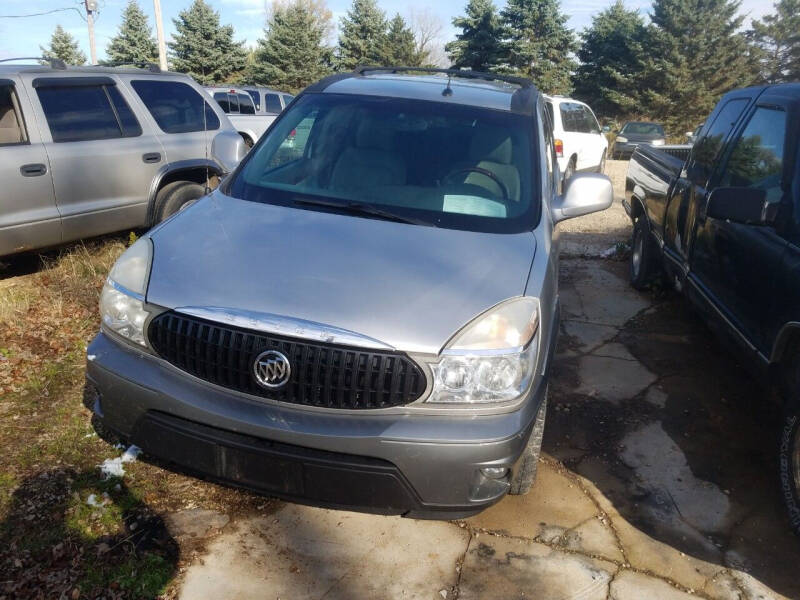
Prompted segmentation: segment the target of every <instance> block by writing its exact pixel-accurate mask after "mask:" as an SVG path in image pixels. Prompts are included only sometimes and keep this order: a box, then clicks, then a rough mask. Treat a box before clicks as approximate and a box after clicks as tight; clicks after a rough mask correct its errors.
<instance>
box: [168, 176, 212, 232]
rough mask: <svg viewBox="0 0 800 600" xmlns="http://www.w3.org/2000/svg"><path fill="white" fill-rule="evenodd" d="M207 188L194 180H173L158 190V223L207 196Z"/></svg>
mask: <svg viewBox="0 0 800 600" xmlns="http://www.w3.org/2000/svg"><path fill="white" fill-rule="evenodd" d="M205 193H206V189H205V187H203V186H202V185H200V184H199V183H194V182H192V181H173V182H172V183H168V184H167V185H165V186H164V187H163V188H161V190H160V191H159V192H158V200H157V203H156V223H160V222H161V221H163V220H164V219H166V218H167V217H170V216H172V215H173V214H175V213H176V212H178V211H180V210H183V209H184V208H186V207H188V206H189V205H190V204H192V203H194V202H195V201H196V200H197V199H198V198H202V197H203V196H205Z"/></svg>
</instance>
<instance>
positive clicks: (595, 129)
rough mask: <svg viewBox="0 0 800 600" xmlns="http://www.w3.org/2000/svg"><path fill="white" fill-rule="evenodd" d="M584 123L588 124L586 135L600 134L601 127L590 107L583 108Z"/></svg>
mask: <svg viewBox="0 0 800 600" xmlns="http://www.w3.org/2000/svg"><path fill="white" fill-rule="evenodd" d="M582 108H583V122H584V123H585V124H586V133H600V125H599V124H598V123H597V119H596V118H595V116H594V114H593V113H592V111H591V110H590V109H589V107H588V106H583V107H582Z"/></svg>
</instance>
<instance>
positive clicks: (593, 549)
mask: <svg viewBox="0 0 800 600" xmlns="http://www.w3.org/2000/svg"><path fill="white" fill-rule="evenodd" d="M561 545H563V546H564V547H565V548H568V549H569V550H574V551H576V552H580V553H582V554H589V555H592V556H597V557H599V558H604V559H606V560H611V561H615V562H617V563H622V562H624V561H625V557H624V556H623V554H622V549H621V548H620V547H619V545H618V544H617V539H616V536H615V535H614V532H613V531H612V530H611V527H610V523H609V521H608V520H607V519H606V518H605V517H603V516H600V515H598V516H596V517H592V518H591V519H589V520H588V521H584V522H583V523H581V524H580V525H578V526H577V527H576V528H575V529H571V530H569V531H568V532H567V533H565V534H564V535H563V537H562V538H561Z"/></svg>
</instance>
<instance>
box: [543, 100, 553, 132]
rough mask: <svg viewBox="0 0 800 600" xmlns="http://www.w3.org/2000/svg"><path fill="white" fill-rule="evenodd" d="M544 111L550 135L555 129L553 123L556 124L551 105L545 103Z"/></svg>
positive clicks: (550, 103)
mask: <svg viewBox="0 0 800 600" xmlns="http://www.w3.org/2000/svg"><path fill="white" fill-rule="evenodd" d="M544 111H545V113H546V114H547V119H548V123H550V132H551V133H552V132H553V130H554V128H555V122H556V120H555V117H554V115H553V103H552V102H545V103H544Z"/></svg>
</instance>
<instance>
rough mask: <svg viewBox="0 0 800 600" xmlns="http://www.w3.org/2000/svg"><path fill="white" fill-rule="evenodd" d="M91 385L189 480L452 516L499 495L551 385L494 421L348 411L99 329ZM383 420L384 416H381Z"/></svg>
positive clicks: (152, 451) (115, 425)
mask: <svg viewBox="0 0 800 600" xmlns="http://www.w3.org/2000/svg"><path fill="white" fill-rule="evenodd" d="M88 356H89V361H88V366H87V383H88V385H89V387H90V388H91V389H94V390H96V394H95V398H94V402H93V410H94V412H95V414H96V415H97V416H98V417H99V418H100V420H101V421H102V423H103V425H104V426H105V427H106V428H107V429H109V430H111V431H113V432H114V433H115V434H117V435H118V436H120V437H122V438H123V439H125V440H127V441H129V442H131V443H133V444H136V445H137V446H139V447H141V448H142V450H143V451H144V452H145V453H146V454H149V455H151V456H154V457H157V458H159V459H162V460H165V461H167V462H170V463H174V464H176V465H178V466H180V467H182V468H183V469H185V470H188V471H189V472H191V473H193V474H198V475H201V476H205V477H208V478H210V479H213V480H218V481H221V482H224V483H228V484H231V485H235V486H240V487H244V488H248V489H251V490H254V491H257V492H261V493H265V494H269V495H273V496H278V497H282V498H286V499H289V500H293V501H299V502H305V503H311V504H314V505H320V506H331V507H335V508H348V509H356V510H365V511H369V512H379V513H384V514H402V515H406V516H413V517H427V518H442V519H452V518H461V517H465V516H468V515H471V514H475V513H477V512H480V511H481V510H483V509H485V508H486V507H488V506H490V505H491V504H493V503H495V502H497V501H498V500H500V499H501V498H502V497H503V496H504V495H505V494H506V493H507V491H508V488H509V480H510V477H509V476H506V477H505V478H503V479H490V478H487V477H485V476H484V475H483V474H482V473H481V469H482V468H484V467H498V466H499V467H508V468H510V469H512V472H513V468H514V466H515V465H516V462H517V459H518V458H519V456H520V454H521V453H522V450H523V449H524V447H525V445H526V443H527V440H528V437H529V435H530V431H531V427H532V425H533V421H534V418H535V415H536V412H537V411H538V408H539V405H540V403H541V401H542V400H543V398H544V393H545V389H546V378H545V377H542V378H541V379H540V382H539V383H538V385H537V386H536V387H535V389H534V390H533V391H532V392H531V397H530V398H528V400H527V401H526V402H524V403H523V404H522V407H521V408H519V409H517V410H514V411H511V412H506V413H502V414H494V415H480V416H476V415H468V414H466V415H458V414H452V413H451V414H436V415H432V414H420V413H413V412H411V411H409V412H407V413H405V414H396V413H395V414H386V413H385V412H383V413H382V411H374V413H372V414H366V415H365V414H361V413H359V414H353V413H351V412H348V413H344V412H338V411H336V410H314V409H304V408H298V407H296V406H290V405H286V406H283V405H276V404H268V403H265V402H262V401H259V400H257V399H255V398H252V397H249V396H245V395H242V394H238V393H236V392H231V391H229V390H226V389H223V388H220V387H218V386H214V385H211V384H208V383H206V382H203V381H201V380H199V379H196V378H194V377H192V376H190V375H188V374H186V373H184V372H182V371H180V370H178V369H177V368H175V367H173V366H172V365H170V364H169V363H167V362H165V361H163V360H161V359H159V358H156V357H153V356H150V355H147V354H143V353H141V352H138V351H137V350H135V349H133V348H129V347H127V346H124V345H122V344H119V343H117V342H115V341H113V340H111V339H110V338H109V337H108V336H107V335H105V334H103V333H100V334H98V336H97V337H96V338H95V339H94V340H93V341H92V343H91V344H90V346H89V348H88ZM381 413H382V414H381Z"/></svg>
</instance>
